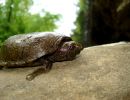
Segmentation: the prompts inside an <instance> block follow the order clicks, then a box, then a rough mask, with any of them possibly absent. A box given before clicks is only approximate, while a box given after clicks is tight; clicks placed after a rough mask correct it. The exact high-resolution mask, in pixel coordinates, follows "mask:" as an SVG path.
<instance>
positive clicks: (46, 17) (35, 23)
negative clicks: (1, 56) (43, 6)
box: [0, 0, 60, 44]
mask: <svg viewBox="0 0 130 100" xmlns="http://www.w3.org/2000/svg"><path fill="white" fill-rule="evenodd" d="M32 5H33V2H32V0H6V2H5V4H0V44H1V43H2V42H3V41H4V40H5V39H7V38H8V37H9V36H11V35H15V34H20V33H29V32H37V31H38V32H40V31H53V30H54V29H56V28H57V25H56V23H55V22H56V21H58V20H59V18H60V16H59V15H54V14H51V13H49V12H46V11H42V15H43V16H40V14H33V15H32V14H31V13H30V12H29V8H30V7H31V6H32Z"/></svg>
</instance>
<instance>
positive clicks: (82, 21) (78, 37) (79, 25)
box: [72, 0, 88, 44]
mask: <svg viewBox="0 0 130 100" xmlns="http://www.w3.org/2000/svg"><path fill="white" fill-rule="evenodd" d="M78 7H79V11H78V16H77V19H76V21H75V25H76V29H75V30H73V32H74V34H73V35H72V38H73V39H74V40H75V41H78V42H80V43H82V44H84V36H85V34H86V32H85V31H86V29H87V27H86V26H87V11H88V0H79V3H78Z"/></svg>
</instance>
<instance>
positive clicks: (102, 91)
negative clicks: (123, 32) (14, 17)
mask: <svg viewBox="0 0 130 100" xmlns="http://www.w3.org/2000/svg"><path fill="white" fill-rule="evenodd" d="M34 69H35V68H14V69H4V70H0V100H130V43H123V42H121V43H116V44H108V45H101V46H95V47H89V48H85V49H84V50H83V51H82V52H81V54H80V55H79V56H78V57H77V59H75V60H73V61H66V62H58V63H55V64H54V66H53V68H52V70H51V71H50V72H49V73H46V74H42V75H40V76H38V77H36V78H35V79H34V80H32V81H27V80H26V79H25V77H26V75H27V74H28V73H30V72H32V71H33V70H34Z"/></svg>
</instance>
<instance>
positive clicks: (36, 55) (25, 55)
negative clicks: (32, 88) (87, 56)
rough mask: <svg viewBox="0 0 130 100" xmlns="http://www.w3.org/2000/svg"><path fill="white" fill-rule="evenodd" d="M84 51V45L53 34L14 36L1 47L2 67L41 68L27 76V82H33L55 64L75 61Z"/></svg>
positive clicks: (0, 58) (39, 33) (38, 33)
mask: <svg viewBox="0 0 130 100" xmlns="http://www.w3.org/2000/svg"><path fill="white" fill-rule="evenodd" d="M82 49H83V47H82V45H81V44H80V43H77V42H75V41H73V40H72V39H71V38H70V37H68V36H64V35H61V34H57V33H53V32H37V33H29V34H19V35H14V36H11V37H9V38H8V39H7V40H5V42H4V44H3V45H2V46H1V49H0V66H1V67H7V68H12V67H29V66H41V67H40V68H38V69H36V70H35V71H34V72H32V73H30V74H28V75H27V76H26V79H27V80H32V79H34V78H35V77H36V76H37V75H39V74H41V73H44V72H48V71H49V70H50V69H51V67H52V64H53V63H54V62H61V61H71V60H73V59H75V57H76V55H77V54H79V53H80V51H81V50H82ZM43 66H45V67H43Z"/></svg>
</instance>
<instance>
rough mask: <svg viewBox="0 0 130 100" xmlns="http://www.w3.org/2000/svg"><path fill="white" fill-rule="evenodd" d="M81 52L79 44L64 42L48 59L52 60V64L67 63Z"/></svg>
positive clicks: (81, 48)
mask: <svg viewBox="0 0 130 100" xmlns="http://www.w3.org/2000/svg"><path fill="white" fill-rule="evenodd" d="M81 50H83V46H82V45H81V44H80V43H77V42H75V41H65V42H63V43H62V45H61V46H60V47H59V48H58V49H57V51H56V52H55V53H54V54H53V55H52V56H51V57H49V58H50V59H53V61H54V62H56V61H69V60H73V59H75V57H76V55H78V54H79V53H80V51H81Z"/></svg>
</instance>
